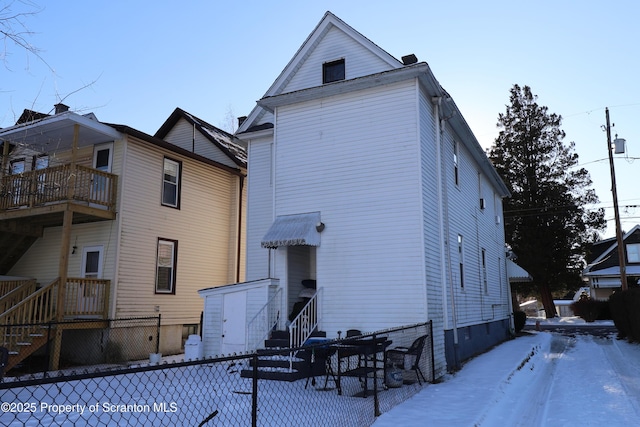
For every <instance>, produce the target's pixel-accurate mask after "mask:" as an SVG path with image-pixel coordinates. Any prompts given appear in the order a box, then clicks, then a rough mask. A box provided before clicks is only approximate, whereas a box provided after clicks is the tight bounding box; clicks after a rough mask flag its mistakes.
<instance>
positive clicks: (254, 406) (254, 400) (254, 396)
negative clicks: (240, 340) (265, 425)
mask: <svg viewBox="0 0 640 427" xmlns="http://www.w3.org/2000/svg"><path fill="white" fill-rule="evenodd" d="M251 426H252V427H257V426H258V353H254V355H253V388H252V391H251Z"/></svg>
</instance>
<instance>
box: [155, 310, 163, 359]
mask: <svg viewBox="0 0 640 427" xmlns="http://www.w3.org/2000/svg"><path fill="white" fill-rule="evenodd" d="M161 318H162V313H159V314H158V327H157V328H156V354H158V353H160V319H161Z"/></svg>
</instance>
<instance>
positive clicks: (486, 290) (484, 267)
mask: <svg viewBox="0 0 640 427" xmlns="http://www.w3.org/2000/svg"><path fill="white" fill-rule="evenodd" d="M482 285H483V288H484V293H485V294H488V293H489V285H488V283H487V250H486V249H485V248H482Z"/></svg>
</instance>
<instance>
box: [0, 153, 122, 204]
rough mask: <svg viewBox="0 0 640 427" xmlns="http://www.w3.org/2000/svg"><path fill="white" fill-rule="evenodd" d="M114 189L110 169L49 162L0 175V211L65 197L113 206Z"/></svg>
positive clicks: (115, 188) (115, 181)
mask: <svg viewBox="0 0 640 427" xmlns="http://www.w3.org/2000/svg"><path fill="white" fill-rule="evenodd" d="M72 177H75V180H73V179H71V178H72ZM72 182H75V184H74V185H73V188H71V187H72V186H71V185H70V183H72ZM116 190H117V176H116V175H113V174H111V173H107V172H103V171H100V170H97V169H93V168H89V167H86V166H82V165H76V166H75V167H73V168H72V167H71V164H66V165H60V166H53V167H50V168H45V169H38V170H32V171H27V172H22V173H19V174H14V175H6V176H4V177H2V180H1V181H0V211H2V210H7V209H15V208H24V207H36V206H44V205H47V204H52V203H56V202H61V201H68V200H73V201H78V202H86V203H88V204H91V205H93V206H99V207H104V208H106V209H108V210H114V209H115V202H116Z"/></svg>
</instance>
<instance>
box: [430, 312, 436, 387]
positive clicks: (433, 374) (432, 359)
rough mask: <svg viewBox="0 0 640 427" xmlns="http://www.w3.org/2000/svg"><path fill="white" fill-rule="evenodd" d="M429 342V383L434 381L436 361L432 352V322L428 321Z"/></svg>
mask: <svg viewBox="0 0 640 427" xmlns="http://www.w3.org/2000/svg"><path fill="white" fill-rule="evenodd" d="M429 340H430V341H431V381H432V382H433V381H435V380H436V359H435V354H434V351H433V320H429Z"/></svg>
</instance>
